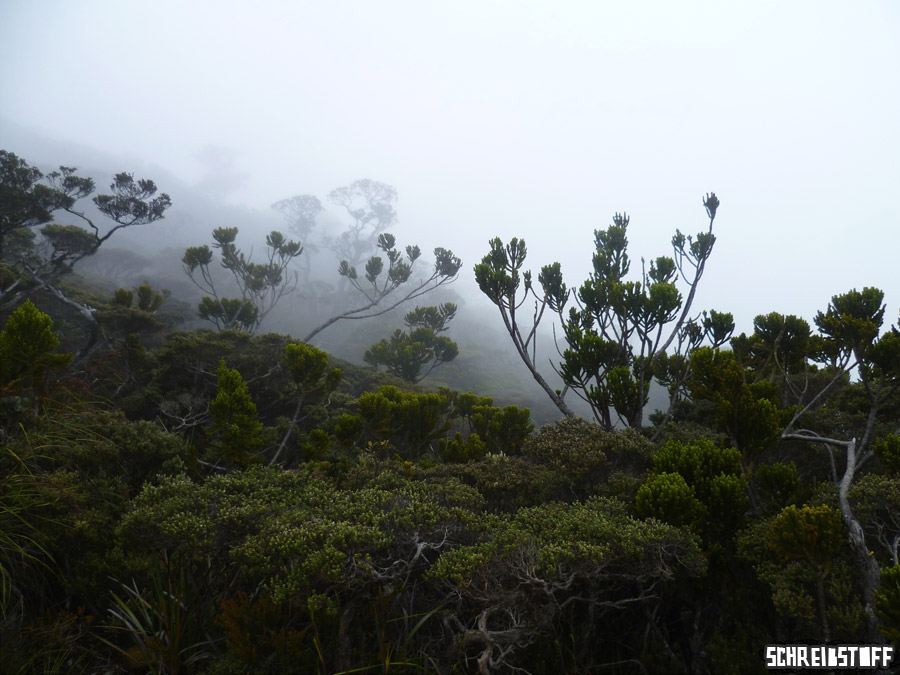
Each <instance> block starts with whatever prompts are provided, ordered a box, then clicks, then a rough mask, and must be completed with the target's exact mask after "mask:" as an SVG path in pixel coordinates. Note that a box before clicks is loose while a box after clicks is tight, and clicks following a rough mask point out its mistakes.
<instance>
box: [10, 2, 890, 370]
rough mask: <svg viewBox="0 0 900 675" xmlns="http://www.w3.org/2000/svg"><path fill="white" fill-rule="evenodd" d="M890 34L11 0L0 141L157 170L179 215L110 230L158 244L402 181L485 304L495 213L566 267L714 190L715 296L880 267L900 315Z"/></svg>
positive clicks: (701, 304)
mask: <svg viewBox="0 0 900 675" xmlns="http://www.w3.org/2000/svg"><path fill="white" fill-rule="evenodd" d="M898 34H900V5H897V3H895V2H892V1H889V0H884V1H881V2H867V3H854V4H852V5H851V4H848V3H843V2H841V3H839V2H830V1H824V2H823V1H820V0H817V1H815V2H812V1H798V2H791V3H775V2H754V3H712V2H708V3H707V2H680V3H671V2H629V3H624V2H623V3H606V2H603V3H587V2H583V3H574V2H572V3H549V2H543V3H538V2H497V1H479V2H455V3H451V4H446V3H444V4H436V3H411V2H409V3H407V2H393V1H392V2H385V1H381V0H378V1H375V2H372V1H369V2H363V1H360V2H330V3H312V2H299V3H298V2H266V1H260V2H254V3H222V2H215V3H213V2H199V1H192V2H155V3H140V4H139V3H121V2H111V1H110V2H90V1H87V2H77V3H75V2H62V1H59V2H52V1H51V2H41V3H25V2H6V3H3V4H2V6H0V64H2V65H0V88H2V92H3V95H2V98H0V100H2V103H0V147H2V148H4V149H7V150H10V151H13V152H15V153H17V154H19V155H20V156H21V157H23V158H25V159H27V160H28V161H30V162H32V163H34V164H37V165H39V166H41V167H42V168H52V167H53V166H55V165H58V164H65V165H69V166H71V165H75V166H79V167H80V168H82V169H83V173H84V174H85V175H91V176H95V177H97V178H98V184H99V185H103V184H104V182H105V181H104V180H103V179H102V177H103V175H107V176H108V175H111V174H112V172H115V171H121V170H128V171H134V172H135V173H136V174H137V175H138V176H139V177H149V178H152V179H154V180H155V181H156V182H157V184H158V186H159V187H160V189H161V190H162V191H165V192H168V193H169V194H170V195H171V196H172V199H173V202H174V206H173V207H172V209H171V210H170V212H169V215H168V216H167V218H166V220H164V221H162V222H161V223H157V224H154V225H151V226H147V227H146V228H144V231H143V232H141V233H139V234H138V233H134V234H132V233H128V236H129V237H131V236H133V237H135V238H134V239H129V238H128V237H124V236H123V237H122V238H121V241H117V242H115V243H114V242H112V241H111V242H110V244H112V245H116V246H126V247H128V246H133V247H134V246H136V247H138V248H139V249H140V250H141V252H143V253H148V252H151V251H153V249H154V247H158V249H163V248H167V247H172V248H173V249H178V247H183V246H185V245H188V244H201V243H210V240H209V231H210V230H211V228H212V227H215V226H218V225H223V224H228V225H238V224H239V225H240V227H241V229H242V234H243V233H247V234H248V235H251V234H252V236H250V237H249V238H248V239H247V240H246V247H247V248H248V249H249V247H250V246H252V245H256V246H257V249H259V247H261V246H262V236H263V235H262V233H264V232H266V231H268V230H269V229H272V228H273V227H283V226H284V221H283V220H281V219H280V218H279V216H278V214H276V213H275V212H273V211H272V210H271V208H270V205H271V204H272V203H274V202H276V201H278V200H280V199H284V198H287V197H291V196H293V195H297V194H313V195H316V196H318V197H319V198H320V199H321V200H322V202H323V205H325V206H326V207H328V208H329V210H330V211H331V213H332V214H333V215H332V217H337V215H338V212H337V211H336V210H335V209H334V207H333V205H329V204H328V203H327V200H326V196H327V194H328V193H329V192H330V191H331V190H332V189H334V188H336V187H339V186H343V185H348V184H350V183H351V182H353V181H354V180H357V179H360V178H371V179H373V180H377V181H382V182H385V183H388V184H390V185H392V186H394V187H395V188H396V189H397V191H398V194H399V201H398V202H397V204H396V207H397V210H398V213H399V221H398V224H397V225H396V226H395V227H392V228H391V231H393V232H395V233H396V234H397V236H398V240H399V242H400V243H401V244H403V245H405V244H407V243H416V244H418V245H419V246H421V248H422V249H423V251H426V252H427V251H430V250H431V249H433V248H434V247H435V246H443V247H446V248H450V249H452V250H453V251H454V252H455V253H456V254H457V255H458V256H460V257H461V258H462V259H463V263H464V265H463V270H462V273H461V275H460V279H459V281H458V282H457V284H456V285H455V286H454V287H453V290H454V291H455V292H456V293H457V294H459V297H460V298H463V299H464V301H465V304H466V307H468V308H470V309H471V310H472V311H473V312H475V311H476V310H478V309H479V308H480V309H481V310H485V311H486V310H489V309H490V306H489V305H488V303H487V302H486V300H484V299H483V298H481V297H479V294H478V291H477V288H476V287H475V284H474V279H473V275H472V266H473V265H474V264H475V263H476V262H478V261H479V260H480V258H481V257H482V256H483V255H484V254H485V253H486V252H487V250H488V245H487V242H488V240H489V239H490V238H491V237H493V236H500V237H502V238H503V239H504V240H508V239H509V238H510V237H512V236H519V237H524V238H525V239H526V241H527V242H528V245H529V251H530V255H529V262H530V266H531V267H532V269H534V270H535V271H537V270H538V269H539V268H540V266H541V265H543V264H546V263H549V262H552V261H555V260H558V261H560V262H561V263H562V265H563V271H564V274H565V276H566V280H567V282H568V283H569V285H570V286H574V285H577V284H578V283H580V282H581V281H582V280H583V279H584V278H585V275H586V274H587V273H588V271H589V268H590V252H591V247H592V242H593V230H594V229H596V228H605V227H606V226H607V225H608V224H609V223H610V222H611V219H612V216H613V214H614V213H616V212H621V211H626V212H627V213H628V214H629V216H630V217H631V227H630V231H629V232H630V243H631V254H632V257H633V258H634V259H635V260H638V259H639V258H640V257H641V256H643V257H646V258H653V257H656V256H657V255H663V254H667V253H670V251H671V246H670V243H669V241H670V239H671V236H672V234H673V233H674V231H675V229H676V228H680V229H681V230H682V231H683V232H685V233H695V232H697V231H699V230H701V229H703V228H704V226H705V224H706V216H705V212H704V209H703V207H702V198H703V195H704V194H705V193H707V192H709V191H715V192H716V194H717V195H718V196H719V198H720V200H721V203H722V206H721V207H720V210H719V214H718V216H717V219H716V234H717V236H718V242H717V244H716V250H715V252H714V254H713V256H712V258H711V260H710V261H709V264H708V267H707V273H706V276H705V277H704V280H703V283H702V286H701V288H700V291H699V293H698V295H697V298H696V300H695V307H696V308H697V309H703V308H716V309H719V310H723V311H730V312H732V313H733V314H734V317H735V320H736V322H737V326H738V330H739V331H741V330H751V329H752V320H753V317H754V316H755V315H756V314H759V313H764V312H770V311H779V312H783V313H794V314H798V315H800V316H803V317H804V318H807V319H808V320H811V319H812V317H813V315H814V314H815V312H816V311H817V310H819V309H824V308H825V306H826V305H827V303H828V300H829V299H830V297H831V296H832V295H834V294H837V293H841V292H845V291H847V290H850V289H851V288H854V287H855V288H862V287H863V286H877V287H879V288H881V289H883V290H884V291H885V293H886V301H887V304H888V310H887V315H886V316H887V317H888V319H889V320H890V321H892V322H893V321H896V318H897V315H898V308H900V281H898V276H897V274H896V273H895V269H896V255H897V250H898V245H897V244H898V239H900V235H898V225H900V206H898V203H897V200H896V191H897V187H898V186H900V125H898V123H897V120H898V119H900V87H898V86H897V66H898V64H900V41H898V40H897V35H898ZM123 234H125V233H123ZM117 239H118V237H117ZM129 241H132V242H137V243H132V244H129V243H128V242H129ZM304 255H306V254H304ZM329 264H332V263H329ZM175 272H176V273H177V265H176V266H175ZM335 276H336V275H335ZM184 281H185V279H184V278H182V279H181V283H184ZM331 281H332V283H334V282H335V279H334V278H332V279H331ZM463 316H464V314H463V313H462V312H461V314H460V319H461V320H462V319H463ZM473 316H474V315H473ZM470 320H471V318H470ZM479 321H481V319H479ZM494 321H495V322H496V327H497V328H498V332H497V336H498V337H497V340H499V341H500V343H499V344H498V348H500V347H503V348H510V349H509V351H510V352H511V345H508V344H507V343H503V342H502V340H503V335H502V333H501V332H500V331H499V327H500V321H499V317H494ZM279 327H281V326H279ZM354 328H355V326H354ZM336 330H338V331H346V330H347V328H346V327H344V328H337V329H336ZM488 334H489V335H493V334H492V333H488ZM491 339H492V340H493V339H494V338H493V337H491Z"/></svg>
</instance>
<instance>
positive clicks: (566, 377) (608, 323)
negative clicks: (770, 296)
mask: <svg viewBox="0 0 900 675" xmlns="http://www.w3.org/2000/svg"><path fill="white" fill-rule="evenodd" d="M703 204H704V206H705V207H706V210H707V214H708V216H709V229H708V231H707V232H701V233H700V234H698V235H697V238H696V241H695V240H694V239H693V237H685V236H684V235H683V234H681V232H680V231H679V232H676V234H675V236H674V237H673V238H672V247H673V253H674V258H670V257H666V256H660V257H658V258H656V259H655V260H654V261H652V262H651V263H650V270H649V272H648V271H647V270H646V269H643V270H642V275H641V280H640V281H627V280H626V277H627V275H628V273H629V271H630V267H631V262H630V259H629V257H628V253H627V248H628V238H627V228H628V224H629V218H628V216H627V215H625V214H622V215H619V214H618V213H617V214H616V215H615V217H614V218H613V224H612V225H610V226H609V227H608V228H607V229H606V230H596V231H595V233H594V235H595V240H594V243H595V252H594V256H593V272H592V273H591V275H590V276H589V278H588V279H587V281H585V282H584V283H583V284H582V285H581V286H580V287H579V288H578V289H577V290H575V291H574V293H573V292H571V291H570V289H569V288H568V287H567V286H566V284H565V283H564V282H563V276H562V270H561V268H560V265H559V263H553V264H550V265H545V266H544V267H542V268H541V272H540V274H539V275H538V282H539V283H540V286H541V292H540V293H538V292H537V291H536V290H535V289H534V287H533V285H532V276H531V272H530V271H525V272H520V270H521V268H522V265H523V264H524V262H525V258H526V254H527V249H526V246H525V241H524V240H521V239H516V238H514V239H512V240H511V241H510V243H509V244H508V245H504V244H503V242H502V241H501V240H500V239H499V238H496V239H493V240H491V242H490V246H491V250H490V253H489V254H488V255H486V256H485V257H484V258H483V259H482V261H481V263H480V264H478V265H476V266H475V279H476V281H477V282H478V286H479V288H480V289H481V291H482V293H484V294H485V295H486V296H487V297H488V299H489V300H490V301H491V302H492V303H494V304H495V305H496V306H497V307H498V308H499V310H500V314H501V317H502V319H503V323H504V325H505V327H506V330H507V332H508V333H509V334H510V337H511V338H512V340H513V344H514V345H515V347H516V351H517V352H518V354H519V356H520V358H521V359H522V360H523V361H524V362H525V364H526V366H527V367H528V369H529V370H530V371H531V373H532V375H533V376H534V378H535V380H537V382H538V383H539V384H540V385H541V387H542V388H543V389H544V391H545V392H546V393H547V394H548V396H550V398H551V400H552V401H553V402H554V403H555V404H556V405H557V407H559V409H560V411H561V412H562V413H563V414H565V415H567V416H572V412H571V410H570V409H569V408H568V406H567V405H566V404H565V403H564V401H563V394H562V393H561V392H556V391H554V390H553V389H552V388H551V387H550V386H549V385H548V384H547V382H546V380H545V379H544V378H543V376H542V375H541V374H540V373H539V371H538V369H537V367H536V365H535V358H536V353H535V345H534V340H535V336H536V333H537V327H538V325H539V324H540V321H541V319H542V318H543V316H544V311H545V310H546V309H547V308H549V309H550V311H551V312H554V313H556V314H557V316H558V318H559V321H560V324H561V326H562V330H563V334H564V336H565V340H566V346H567V348H566V349H565V350H564V352H563V353H562V362H561V363H560V365H559V374H560V375H561V376H562V379H563V381H564V382H565V384H566V385H567V387H569V388H571V389H572V391H574V393H575V394H576V395H577V396H579V397H580V398H581V399H583V400H584V401H585V402H587V403H588V404H589V405H590V407H591V410H592V412H593V415H594V418H595V419H596V420H597V422H598V423H599V424H600V425H601V426H603V427H604V428H605V429H612V428H613V425H614V421H615V419H616V418H617V419H618V420H619V421H621V422H622V423H624V424H626V425H628V426H634V427H640V426H642V424H643V411H644V407H645V405H646V404H647V397H648V393H649V388H650V383H651V381H652V379H653V377H654V376H660V377H663V378H664V379H665V380H666V383H667V384H668V385H669V386H670V389H671V393H672V400H674V399H675V398H677V395H678V393H679V392H680V390H681V388H682V387H683V385H684V380H685V377H686V373H685V371H684V368H683V365H684V363H685V361H684V355H685V354H687V353H688V352H689V351H690V350H691V349H693V348H694V347H696V346H697V345H699V344H700V342H701V341H702V340H703V338H704V337H706V336H709V337H710V339H711V340H712V341H713V344H721V343H722V342H724V341H725V340H727V338H728V336H729V334H730V333H731V331H732V330H733V328H734V322H733V321H732V319H731V316H730V315H728V314H720V313H718V312H713V313H712V314H711V315H708V316H705V317H704V321H703V322H702V324H698V323H697V322H696V321H693V320H691V321H689V320H688V315H689V312H690V308H691V304H692V303H693V298H694V293H695V292H696V288H697V285H698V283H699V281H700V278H701V277H702V275H703V271H704V269H705V266H706V261H707V259H708V258H709V256H710V254H711V253H712V249H713V245H714V244H715V236H714V235H713V234H712V225H713V221H714V220H715V216H716V210H717V208H718V206H719V200H718V199H717V198H716V196H715V194H710V195H707V198H706V199H705V200H704V202H703ZM691 269H692V272H691ZM679 274H680V275H681V276H682V278H683V279H684V280H685V282H686V283H687V284H688V286H689V292H688V296H687V298H686V299H685V298H683V297H682V295H681V292H680V291H679V290H678V289H677V287H676V285H675V281H676V279H677V277H678V275H679ZM520 286H523V287H524V294H523V296H522V297H521V298H520V297H519V295H518V294H519V288H520ZM529 295H533V296H534V298H535V300H536V302H537V309H536V310H535V314H534V320H533V327H532V328H531V329H530V330H529V331H528V332H527V335H526V336H523V333H522V329H521V326H520V322H519V320H518V319H517V316H516V312H517V311H518V310H519V309H520V308H521V307H522V305H523V304H524V302H525V301H526V300H527V299H528V296H529ZM570 296H574V300H575V305H576V306H573V307H570V308H569V312H568V314H566V312H565V309H566V305H567V304H568V301H569V299H570ZM667 326H669V328H668V329H667V328H666V327H667ZM664 331H667V334H668V336H667V337H666V338H665V339H664V337H663V333H664ZM673 344H674V345H676V347H675V354H672V355H669V356H667V357H665V358H664V355H665V354H666V350H667V349H668V348H669V347H670V345H673ZM613 414H615V418H614V417H613Z"/></svg>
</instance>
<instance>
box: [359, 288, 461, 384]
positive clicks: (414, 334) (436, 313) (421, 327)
mask: <svg viewBox="0 0 900 675" xmlns="http://www.w3.org/2000/svg"><path fill="white" fill-rule="evenodd" d="M454 316H456V305H454V304H453V303H452V302H447V303H442V304H441V305H440V306H438V307H416V308H415V309H414V310H413V311H412V312H409V313H408V314H407V315H406V326H407V327H408V328H409V330H408V331H402V330H400V329H399V328H398V329H397V330H396V331H394V334H393V335H392V336H391V339H390V341H388V340H381V341H380V342H378V343H376V344H374V345H372V346H371V347H370V348H369V349H367V350H366V353H365V354H364V355H363V360H364V361H365V362H366V363H368V364H370V365H371V366H373V367H375V368H377V367H378V366H379V365H384V366H385V367H386V368H387V369H388V371H389V372H391V373H393V374H394V375H396V376H397V377H400V378H403V379H404V380H406V381H407V382H412V383H413V384H415V383H416V382H419V381H420V380H423V379H425V378H426V377H428V375H429V373H431V371H432V370H434V369H435V368H437V367H438V366H439V365H441V364H442V363H448V362H450V361H452V360H453V359H455V358H456V356H457V355H458V354H459V348H458V347H457V345H456V343H455V342H453V340H451V339H450V338H448V337H447V336H445V335H441V333H443V332H444V331H446V330H447V324H448V323H450V321H451V320H452V319H453V317H454ZM426 366H427V370H425V372H424V373H423V372H422V368H425V367H426Z"/></svg>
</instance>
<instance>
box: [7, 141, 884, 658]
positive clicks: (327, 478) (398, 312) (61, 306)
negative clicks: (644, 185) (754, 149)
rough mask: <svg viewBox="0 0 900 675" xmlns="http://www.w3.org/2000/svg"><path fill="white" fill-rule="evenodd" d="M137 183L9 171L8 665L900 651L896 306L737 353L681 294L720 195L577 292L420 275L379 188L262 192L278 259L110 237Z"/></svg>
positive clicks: (790, 328)
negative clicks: (783, 648)
mask: <svg viewBox="0 0 900 675" xmlns="http://www.w3.org/2000/svg"><path fill="white" fill-rule="evenodd" d="M59 161H62V162H65V161H70V160H67V158H65V157H63V158H60V159H59ZM116 168H118V167H107V169H116ZM103 176H106V177H103ZM157 179H158V177H157ZM711 187H714V186H711ZM165 189H166V186H165V185H162V184H160V185H159V186H157V184H156V182H154V180H152V179H151V178H150V177H145V176H142V175H135V174H133V173H129V172H127V171H126V172H122V173H115V174H112V173H110V174H100V175H86V173H84V172H82V171H81V170H79V169H76V168H73V167H69V166H66V165H63V166H59V167H58V168H55V169H54V168H53V167H47V166H43V165H38V164H36V163H33V162H32V161H31V160H30V159H29V158H28V157H23V156H19V155H17V154H16V153H14V152H12V151H6V150H4V151H0V327H2V332H0V448H2V450H0V463H2V467H0V661H2V664H3V670H4V671H5V672H11V673H31V672H40V673H44V672H66V673H125V672H154V673H166V674H174V673H216V674H219V675H225V674H232V673H233V674H237V673H269V672H285V673H288V672H295V673H321V674H326V673H327V674H332V673H389V672H390V673H415V672H429V673H432V672H434V673H655V672H673V673H676V672H678V673H687V672H692V673H729V672H764V671H765V662H764V659H763V657H762V654H763V649H764V646H765V645H766V644H770V643H790V642H809V643H827V642H833V643H839V644H846V643H878V644H882V643H890V642H893V643H895V644H896V643H898V642H900V332H898V331H897V328H896V324H895V323H893V321H894V320H895V319H896V317H895V316H889V315H886V304H885V303H886V301H887V300H892V301H894V302H896V300H897V299H889V298H885V297H884V293H883V292H882V290H880V289H879V288H875V287H863V288H846V289H826V290H825V291H824V293H825V294H826V295H825V296H824V297H823V298H822V304H821V308H820V311H818V312H817V313H816V314H815V315H814V316H806V317H803V316H793V315H783V314H780V313H777V312H772V311H770V308H767V307H765V306H760V307H758V308H756V309H755V312H757V314H756V316H755V318H754V319H752V326H753V330H752V332H742V333H738V331H737V330H736V329H735V323H736V321H735V319H736V317H734V316H733V315H732V314H731V313H730V308H728V307H720V308H716V309H713V308H711V307H701V306H698V305H699V303H698V302H695V297H696V295H697V290H698V288H700V287H702V286H703V284H704V273H705V272H706V271H707V268H711V267H712V266H714V265H716V242H717V237H719V238H724V237H731V236H738V235H737V234H735V233H732V232H727V231H726V230H725V229H724V228H723V229H722V231H721V232H720V231H719V223H721V220H722V218H725V217H727V213H728V209H729V204H728V195H727V194H721V195H719V196H717V195H716V194H715V193H713V192H709V193H707V194H704V195H701V194H698V195H690V197H691V199H694V198H696V220H695V221H694V225H692V226H691V228H692V229H691V230H690V231H684V232H682V231H681V230H679V229H675V228H674V227H673V228H672V233H671V239H670V240H668V241H666V240H663V241H659V242H658V248H657V249H656V250H653V251H645V250H640V251H638V250H631V249H629V228H630V226H631V225H630V221H631V219H630V217H629V216H628V215H627V214H626V213H625V212H623V213H615V214H612V213H611V214H601V215H600V216H598V217H599V218H602V220H601V222H595V223H593V224H592V227H593V228H596V229H595V230H594V232H593V233H591V232H589V231H588V232H586V233H584V240H583V241H578V242H573V243H572V246H573V248H574V249H575V250H576V251H580V250H582V249H583V251H584V253H583V254H582V255H584V256H585V257H586V261H585V262H586V263H590V267H589V270H590V272H589V274H587V276H586V278H581V279H579V278H575V277H574V276H573V275H572V274H571V273H570V272H567V271H566V270H565V269H564V268H563V266H561V265H560V263H558V262H554V261H553V260H546V259H541V252H540V251H535V250H530V251H529V250H528V248H527V246H526V241H525V239H523V238H521V237H514V238H506V239H502V238H493V239H490V236H491V235H492V233H490V232H487V233H486V235H485V238H484V241H483V242H481V243H482V245H483V249H482V250H483V257H481V258H480V259H478V260H461V259H460V258H459V257H457V255H456V254H454V252H453V249H454V246H457V248H458V246H459V242H455V241H454V239H453V238H454V232H453V231H452V230H447V231H445V232H444V233H443V234H442V235H441V236H443V237H445V241H442V242H441V243H442V245H443V247H437V248H433V249H432V248H427V249H426V248H424V247H423V248H420V246H421V244H422V243H423V242H417V241H415V240H414V237H412V238H411V237H410V235H409V234H403V235H402V236H401V235H400V234H397V227H396V226H397V224H398V215H397V205H398V203H399V195H398V193H397V190H395V188H394V187H392V186H391V185H388V184H385V183H381V182H378V181H377V180H373V179H370V178H364V179H360V180H357V181H355V182H352V183H350V184H348V185H344V186H335V187H334V189H333V191H331V192H330V193H328V194H324V195H318V196H317V195H310V194H298V195H295V196H288V195H285V198H284V199H282V200H281V201H278V202H276V203H275V204H273V205H272V212H271V214H270V215H271V217H272V219H273V222H278V223H280V227H279V228H278V229H272V230H271V231H269V232H268V233H264V232H263V233H260V230H259V229H258V228H255V227H253V226H252V224H251V223H240V222H237V221H238V220H239V218H237V219H234V220H232V221H227V219H220V220H219V222H213V221H212V220H207V221H204V222H203V227H202V231H201V230H200V229H197V228H194V229H192V230H191V236H192V237H193V238H194V243H193V244H192V245H190V246H178V247H176V246H168V247H167V245H166V244H165V243H163V244H161V245H157V246H156V247H155V248H151V247H147V246H138V245H134V244H133V243H131V244H129V243H127V242H129V241H130V240H128V239H127V237H128V236H129V234H130V233H132V232H135V231H146V232H152V231H153V229H154V228H158V227H160V226H161V225H162V224H163V223H165V222H166V218H167V216H170V215H171V213H170V212H169V210H170V208H172V206H173V203H174V201H175V200H174V199H172V198H170V197H169V195H168V194H167V193H166V192H165ZM301 189H302V188H301ZM720 199H721V201H720ZM626 206H627V205H626ZM635 206H637V205H635ZM717 216H718V217H719V221H718V222H717V220H716V219H717ZM682 229H684V228H682ZM409 231H410V230H403V232H404V233H407V232H409ZM586 269H587V268H586ZM463 279H468V280H470V281H472V282H473V283H474V284H477V288H478V290H479V291H480V295H479V298H480V299H482V300H486V301H487V302H486V303H485V305H486V306H487V307H489V308H490V310H491V311H490V313H485V312H484V311H482V310H476V309H474V308H473V303H471V302H467V298H466V297H465V296H464V294H463V293H462V292H460V291H458V290H457V289H458V288H459V287H460V284H456V283H455V282H458V281H461V280H463ZM473 288H474V286H473ZM833 293H837V294H834V295H832V294H833ZM750 318H752V317H743V318H742V319H743V320H746V321H748V322H749V320H750ZM748 325H749V323H748Z"/></svg>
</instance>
